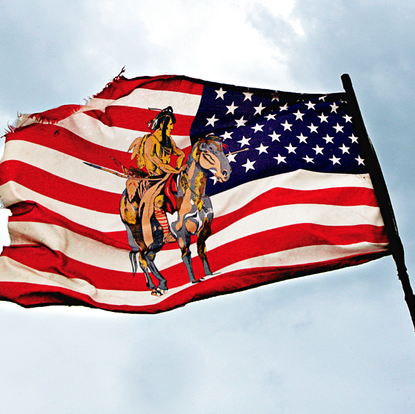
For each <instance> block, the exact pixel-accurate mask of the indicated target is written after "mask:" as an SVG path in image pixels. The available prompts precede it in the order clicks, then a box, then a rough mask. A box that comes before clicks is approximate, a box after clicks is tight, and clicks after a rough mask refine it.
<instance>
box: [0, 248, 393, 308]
mask: <svg viewBox="0 0 415 414" xmlns="http://www.w3.org/2000/svg"><path fill="white" fill-rule="evenodd" d="M387 254H389V253H387V252H380V253H369V254H362V255H359V256H353V257H346V258H342V259H334V260H328V261H324V262H321V263H319V264H317V265H316V264H305V265H301V266H295V267H292V266H281V267H278V268H274V267H270V268H251V269H243V270H240V271H235V272H231V273H227V274H224V275H222V276H220V277H215V278H212V279H208V280H206V281H204V282H202V283H197V284H195V285H192V286H190V287H188V288H186V289H184V290H182V291H180V292H178V293H176V294H174V295H172V296H170V297H168V296H167V297H165V298H164V300H163V301H161V302H160V303H157V304H155V305H146V306H131V305H111V304H105V303H99V302H96V301H94V300H93V299H92V298H91V297H89V296H87V295H84V294H82V293H78V292H74V291H71V290H69V289H65V288H58V287H54V286H46V285H38V284H32V283H18V282H1V292H2V293H1V296H0V297H1V298H2V299H4V300H10V301H13V302H16V303H19V304H20V305H22V306H26V307H34V306H45V305H57V304H62V305H84V306H93V307H99V308H102V309H106V310H112V311H119V312H138V313H140V312H141V313H158V312H164V311H168V310H172V309H175V308H177V307H180V306H183V305H185V304H186V303H189V302H194V301H198V300H202V299H206V298H209V297H213V296H217V295H223V294H226V293H233V292H237V291H241V290H246V289H250V288H254V287H256V286H260V285H265V284H269V283H273V282H278V281H281V280H284V279H290V278H293V277H301V276H306V275H312V274H315V273H320V272H325V271H329V270H333V269H338V268H342V267H346V266H351V265H358V264H362V263H365V262H367V261H369V260H373V259H377V258H380V257H382V256H385V255H387ZM149 294H150V293H149Z"/></svg>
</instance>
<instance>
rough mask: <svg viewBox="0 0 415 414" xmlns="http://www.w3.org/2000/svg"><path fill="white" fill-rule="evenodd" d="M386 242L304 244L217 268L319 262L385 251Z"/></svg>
mask: <svg viewBox="0 0 415 414" xmlns="http://www.w3.org/2000/svg"><path fill="white" fill-rule="evenodd" d="M387 249H388V244H386V243H384V244H382V243H379V244H374V243H368V242H362V243H356V244H350V245H347V246H333V245H328V246H324V245H318V246H305V247H297V248H295V249H289V250H285V251H281V252H277V253H272V254H267V255H263V256H259V257H253V258H251V259H247V260H242V261H240V262H237V263H233V264H232V265H230V266H226V267H224V268H222V269H219V270H218V272H220V273H221V274H223V273H229V272H233V271H235V270H242V269H249V268H255V267H257V268H261V267H275V266H276V264H278V266H295V265H304V264H318V263H321V262H325V261H329V260H336V259H341V258H346V257H350V256H354V255H364V254H369V253H380V252H386V251H387ZM278 266H277V267H278Z"/></svg>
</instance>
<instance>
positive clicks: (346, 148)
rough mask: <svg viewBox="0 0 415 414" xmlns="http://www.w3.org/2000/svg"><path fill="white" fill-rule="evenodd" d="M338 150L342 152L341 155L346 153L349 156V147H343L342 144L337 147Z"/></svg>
mask: <svg viewBox="0 0 415 414" xmlns="http://www.w3.org/2000/svg"><path fill="white" fill-rule="evenodd" d="M339 149H340V150H342V153H343V154H345V153H346V152H347V153H348V154H350V152H349V149H350V147H346V145H344V144H343V145H342V146H341V147H339Z"/></svg>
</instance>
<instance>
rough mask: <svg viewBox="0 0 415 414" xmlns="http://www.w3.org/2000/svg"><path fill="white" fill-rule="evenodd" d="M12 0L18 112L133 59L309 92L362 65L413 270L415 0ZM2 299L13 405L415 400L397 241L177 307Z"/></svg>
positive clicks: (410, 403) (194, 408)
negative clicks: (370, 256) (390, 248)
mask: <svg viewBox="0 0 415 414" xmlns="http://www.w3.org/2000/svg"><path fill="white" fill-rule="evenodd" d="M0 5H1V8H2V24H1V26H0V36H1V38H2V41H1V43H0V76H1V81H2V87H1V88H0V123H1V125H0V127H1V128H2V129H3V130H4V129H6V128H7V125H8V124H12V123H13V122H14V120H15V118H16V115H17V113H31V112H40V111H43V110H46V109H50V108H52V107H56V106H59V105H62V104H66V103H83V102H85V101H84V100H85V99H88V97H90V96H92V95H93V94H95V93H97V92H99V91H100V90H101V89H102V88H103V87H104V86H105V84H106V83H107V82H109V81H110V80H111V79H112V78H113V77H115V76H116V75H117V74H118V73H119V72H120V70H121V68H122V67H123V66H125V67H126V72H125V75H126V76H127V77H136V76H144V75H158V74H165V73H168V74H179V75H187V76H192V77H196V78H201V79H205V80H210V81H218V82H224V83H231V84H238V85H243V86H251V87H263V88H269V89H279V90H287V91H299V92H335V91H341V90H342V85H341V81H340V76H341V75H342V74H343V73H349V74H350V76H351V78H352V81H353V84H354V87H355V91H356V93H357V96H358V99H359V103H360V106H361V110H362V113H363V117H364V119H365V122H366V127H367V129H368V132H369V135H370V137H371V139H372V141H373V143H374V146H375V149H376V151H377V154H378V157H379V160H380V163H381V165H382V168H383V172H384V175H385V178H386V181H387V184H388V188H389V192H390V195H391V199H392V202H393V205H394V209H395V214H396V218H397V221H398V226H399V229H400V234H401V238H402V241H403V244H404V246H405V251H406V261H407V267H408V270H409V274H410V275H411V274H412V275H413V274H414V268H415V266H414V264H415V254H414V253H413V252H414V236H413V235H414V234H415V228H414V220H413V211H414V200H415V194H414V185H413V179H412V177H413V176H414V173H415V171H414V169H415V168H414V163H413V157H414V153H415V139H414V138H413V136H412V135H413V134H412V129H413V114H414V110H415V100H414V99H413V97H412V92H413V91H414V90H415V75H414V72H413V68H414V67H415V62H414V61H415V56H414V54H413V50H414V46H415V45H414V43H415V40H414V39H415V26H414V25H413V21H414V18H415V4H414V3H413V2H411V1H409V0H396V1H395V2H394V3H393V4H391V3H390V2H386V1H381V0H365V1H355V0H348V1H346V0H343V1H342V0H330V1H328V0H321V1H309V0H302V1H294V0H292V1H289V0H284V1H279V0H278V1H276V0H269V1H266V0H262V1H256V2H252V1H246V0H240V1H231V0H213V1H210V2H202V1H188V0H179V1H175V2H173V1H169V2H168V1H165V0H161V1H158V2H152V1H147V0H145V1H137V0H118V1H116V2H115V1H111V0H99V1H98V0H91V1H80V0H72V1H65V0H64V1H59V0H54V1H51V0H40V1H28V0H27V1H19V0H16V1H14V2H8V1H1V0H0ZM3 143H4V139H3V140H1V141H0V144H1V146H2V145H3ZM412 279H413V278H412ZM412 285H413V286H414V285H415V282H414V281H413V282H412ZM0 310H1V312H0V315H1V316H0V329H1V332H2V341H1V342H0V355H1V356H0V366H1V367H2V369H1V370H0V381H1V384H2V387H0V400H1V401H2V407H6V410H5V411H4V412H7V413H13V414H20V413H27V412H30V413H32V414H37V413H44V412H58V413H68V414H69V413H74V412H83V413H92V414H95V413H100V414H102V413H119V412H122V413H125V414H130V413H137V412H140V413H154V414H157V413H162V412H163V413H166V412H168V413H180V414H187V413H189V414H190V413H192V414H193V413H195V412H197V413H202V414H205V413H206V414H210V413H218V412H226V413H251V412H261V413H273V414H278V413H289V414H302V413H307V414H321V413H339V414H343V413H344V414H350V413H355V414H360V413H362V414H363V413H364V414H370V413H376V414H383V413H385V414H386V413H388V414H389V413H390V412H394V413H396V414H400V413H402V414H406V413H408V412H411V410H413V407H414V406H415V397H414V392H413V390H414V386H415V370H414V368H415V347H414V340H415V336H414V332H413V326H412V322H411V320H410V317H409V313H408V310H407V307H406V304H405V302H404V300H403V292H402V289H401V286H400V282H399V280H398V278H397V276H396V270H395V266H394V263H393V261H392V259H391V258H390V257H387V258H383V259H381V260H378V261H375V262H372V263H369V264H366V265H363V266H358V267H355V268H347V269H342V270H340V271H335V272H330V273H326V274H321V275H317V276H310V277H305V278H302V279H297V280H292V281H286V282H281V283H277V284H274V285H269V286H265V287H261V288H257V289H254V290H250V291H247V292H241V293H237V294H233V295H228V296H224V297H218V298H213V299H209V300H206V301H202V302H198V303H194V304H190V305H187V306H185V307H184V308H181V309H177V310H175V311H173V312H168V313H165V314H161V315H123V314H113V313H110V312H105V311H100V310H93V309H84V308H69V307H68V308H64V307H62V308H52V307H49V308H43V309H31V310H26V309H23V308H20V307H19V306H17V305H14V304H10V303H6V302H0Z"/></svg>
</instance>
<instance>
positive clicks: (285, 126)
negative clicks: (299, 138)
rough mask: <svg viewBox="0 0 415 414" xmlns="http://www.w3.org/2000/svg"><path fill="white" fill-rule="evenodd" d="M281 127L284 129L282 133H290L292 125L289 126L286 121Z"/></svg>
mask: <svg viewBox="0 0 415 414" xmlns="http://www.w3.org/2000/svg"><path fill="white" fill-rule="evenodd" d="M281 125H282V126H283V127H284V131H286V130H287V129H288V130H290V131H291V127H292V126H293V124H289V123H288V121H287V120H285V122H284V123H283V124H281Z"/></svg>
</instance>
